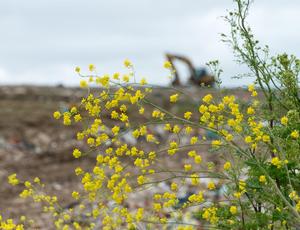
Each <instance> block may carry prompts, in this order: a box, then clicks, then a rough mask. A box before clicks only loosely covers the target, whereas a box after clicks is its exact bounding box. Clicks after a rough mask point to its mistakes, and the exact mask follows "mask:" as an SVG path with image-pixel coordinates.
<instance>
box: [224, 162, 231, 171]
mask: <svg viewBox="0 0 300 230" xmlns="http://www.w3.org/2000/svg"><path fill="white" fill-rule="evenodd" d="M223 168H224V169H225V170H229V169H231V163H230V162H229V161H227V162H225V164H224V166H223Z"/></svg>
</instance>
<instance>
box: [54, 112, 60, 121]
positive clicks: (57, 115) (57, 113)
mask: <svg viewBox="0 0 300 230" xmlns="http://www.w3.org/2000/svg"><path fill="white" fill-rule="evenodd" d="M53 117H54V118H55V119H59V118H60V117H61V113H60V112H59V111H56V112H54V113H53Z"/></svg>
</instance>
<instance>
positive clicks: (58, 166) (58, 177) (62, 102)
mask: <svg viewBox="0 0 300 230" xmlns="http://www.w3.org/2000/svg"><path fill="white" fill-rule="evenodd" d="M209 91H212V90H211V89H192V90H190V89H189V90H188V92H189V93H190V94H191V95H192V96H193V97H194V98H195V99H196V100H197V98H201V95H204V94H205V93H207V92H209ZM226 91H227V92H229V93H234V94H235V95H237V97H238V98H242V99H243V100H247V97H248V96H247V95H246V90H244V89H235V90H230V89H227V90H226ZM166 94H167V93H166V91H164V90H161V89H160V90H156V91H155V92H154V100H158V101H160V103H162V104H163V105H165V106H168V96H166ZM83 95H84V92H82V91H80V90H79V89H76V88H72V89H71V88H64V87H30V86H27V87H24V86H14V87H13V86H10V87H8V86H2V87H0V181H1V186H0V213H1V214H2V215H4V216H5V217H16V216H21V215H25V214H26V216H29V217H33V218H34V219H35V220H36V221H37V223H36V227H35V229H52V227H50V225H48V224H47V223H48V221H49V218H48V216H47V215H44V214H41V207H40V205H39V204H35V203H33V202H31V201H30V200H24V199H21V198H19V197H18V192H20V191H21V187H19V186H16V187H11V186H10V185H8V183H7V176H8V175H10V174H11V173H17V174H18V177H20V178H21V179H24V180H25V179H30V178H31V179H33V178H34V177H36V176H38V177H40V178H41V180H42V182H43V183H45V184H46V185H47V191H48V192H49V193H51V194H57V195H58V196H59V197H61V198H62V200H61V201H62V203H63V204H64V205H66V206H67V205H68V204H70V202H72V201H71V198H70V193H71V191H73V190H76V189H77V188H78V187H79V186H80V182H79V181H78V178H77V177H75V176H74V168H76V167H77V166H81V167H83V168H88V167H91V165H93V159H91V158H82V159H80V160H74V158H73V157H72V154H71V153H72V150H73V148H74V146H75V145H77V144H78V143H77V142H76V141H75V135H76V129H78V127H70V128H66V127H64V126H63V125H61V124H60V123H59V122H57V121H56V120H54V119H53V118H52V113H53V111H56V110H57V109H64V108H68V107H70V106H71V105H72V104H75V103H76V102H78V101H79V98H80V97H82V96H83ZM186 103H187V104H189V103H190V101H186ZM186 103H184V104H182V107H183V106H186ZM179 109H180V108H179ZM181 109H183V108H181ZM36 217H38V218H36ZM45 226H49V227H45Z"/></svg>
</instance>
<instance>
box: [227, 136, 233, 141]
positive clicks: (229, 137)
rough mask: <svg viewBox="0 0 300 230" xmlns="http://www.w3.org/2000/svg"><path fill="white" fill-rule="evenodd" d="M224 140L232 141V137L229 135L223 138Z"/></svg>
mask: <svg viewBox="0 0 300 230" xmlns="http://www.w3.org/2000/svg"><path fill="white" fill-rule="evenodd" d="M225 139H226V141H232V139H233V136H232V135H231V134H227V135H226V136H225Z"/></svg>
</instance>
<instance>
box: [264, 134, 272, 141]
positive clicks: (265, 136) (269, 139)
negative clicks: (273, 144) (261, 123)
mask: <svg viewBox="0 0 300 230" xmlns="http://www.w3.org/2000/svg"><path fill="white" fill-rule="evenodd" d="M262 139H263V142H270V141H271V138H270V136H268V135H263V137H262Z"/></svg>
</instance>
